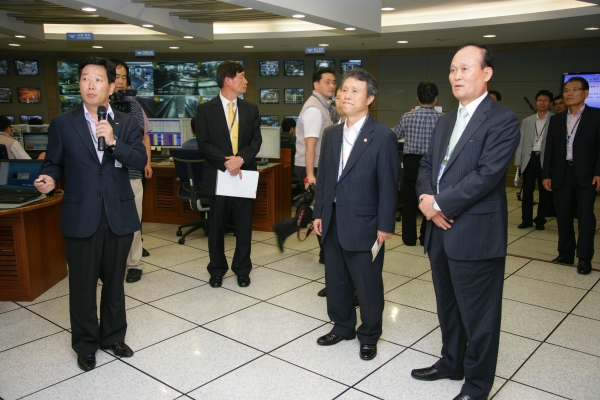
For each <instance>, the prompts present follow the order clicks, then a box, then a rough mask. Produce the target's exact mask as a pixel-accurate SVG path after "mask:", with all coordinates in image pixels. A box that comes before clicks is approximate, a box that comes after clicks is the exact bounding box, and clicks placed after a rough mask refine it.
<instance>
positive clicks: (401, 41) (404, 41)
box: [396, 40, 408, 43]
mask: <svg viewBox="0 0 600 400" xmlns="http://www.w3.org/2000/svg"><path fill="white" fill-rule="evenodd" d="M396 43H408V40H398V41H397V42H396Z"/></svg>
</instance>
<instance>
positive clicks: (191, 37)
mask: <svg viewBox="0 0 600 400" xmlns="http://www.w3.org/2000/svg"><path fill="white" fill-rule="evenodd" d="M183 38H184V39H193V38H194V37H193V36H184V37H183Z"/></svg>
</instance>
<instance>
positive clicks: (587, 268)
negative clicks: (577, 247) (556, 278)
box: [577, 258, 592, 275]
mask: <svg viewBox="0 0 600 400" xmlns="http://www.w3.org/2000/svg"><path fill="white" fill-rule="evenodd" d="M577 272H578V273H580V274H581V275H587V274H589V273H590V272H592V262H591V261H590V260H584V259H582V258H580V259H579V264H577Z"/></svg>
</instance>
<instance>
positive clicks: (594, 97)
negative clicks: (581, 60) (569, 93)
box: [560, 72, 600, 107]
mask: <svg viewBox="0 0 600 400" xmlns="http://www.w3.org/2000/svg"><path fill="white" fill-rule="evenodd" d="M574 76H580V77H582V78H583V79H585V80H586V81H587V82H588V84H589V85H590V94H589V95H588V97H587V99H585V104H587V105H588V106H591V107H600V72H580V73H575V72H565V73H564V74H563V80H562V83H561V87H560V93H562V90H563V87H564V86H565V82H567V81H568V80H569V79H571V78H572V77H574Z"/></svg>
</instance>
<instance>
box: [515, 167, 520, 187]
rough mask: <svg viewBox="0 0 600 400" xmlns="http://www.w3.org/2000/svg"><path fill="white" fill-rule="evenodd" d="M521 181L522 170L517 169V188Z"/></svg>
mask: <svg viewBox="0 0 600 400" xmlns="http://www.w3.org/2000/svg"><path fill="white" fill-rule="evenodd" d="M519 179H521V169H520V168H517V173H516V174H515V186H519Z"/></svg>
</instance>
